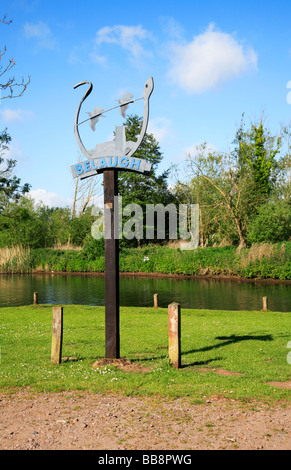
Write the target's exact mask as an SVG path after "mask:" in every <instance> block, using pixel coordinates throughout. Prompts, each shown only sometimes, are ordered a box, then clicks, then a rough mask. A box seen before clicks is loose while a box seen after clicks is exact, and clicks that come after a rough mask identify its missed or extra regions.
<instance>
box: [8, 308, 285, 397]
mask: <svg viewBox="0 0 291 470" xmlns="http://www.w3.org/2000/svg"><path fill="white" fill-rule="evenodd" d="M120 316H121V356H122V357H125V358H126V359H127V360H129V361H131V362H132V363H133V364H138V365H139V366H140V369H138V371H134V372H133V371H124V370H120V369H118V368H117V367H114V366H112V365H107V366H106V365H104V366H102V367H99V369H93V368H92V365H93V363H94V362H95V361H96V360H98V359H100V358H103V357H104V349H105V347H104V342H105V339H104V338H105V325H104V308H103V307H89V306H82V307H81V306H66V307H65V308H64V338H63V356H67V357H75V358H76V360H75V361H69V362H63V363H62V364H60V365H52V364H51V363H50V348H51V330H52V308H51V306H40V305H39V306H37V307H33V306H30V307H15V308H14V307H13V308H12V307H11V308H2V309H0V332H1V366H0V390H2V391H7V390H11V389H13V388H26V387H30V389H31V390H35V391H47V392H48V391H61V390H68V391H70V390H71V391H72V390H80V391H90V392H95V393H97V392H98V393H117V394H126V395H140V396H143V395H159V396H168V397H173V398H174V397H175V398H178V397H189V398H191V399H192V400H193V401H195V402H199V401H204V400H205V397H211V396H213V395H215V396H223V397H227V398H234V399H244V400H249V399H259V400H266V401H274V400H280V399H288V400H290V389H289V390H286V389H281V388H278V387H275V386H273V385H269V384H268V383H269V382H274V381H276V382H285V381H287V380H290V376H291V365H290V364H288V362H287V354H288V349H287V344H288V342H289V341H291V336H290V335H291V333H290V320H291V313H274V312H267V313H263V312H248V311H244V312H226V311H208V310H184V309H183V310H182V366H183V367H182V368H181V369H179V370H176V369H173V368H172V367H170V366H169V361H168V356H167V355H168V350H167V344H168V332H167V328H168V315H167V310H166V309H153V308H121V315H120Z"/></svg>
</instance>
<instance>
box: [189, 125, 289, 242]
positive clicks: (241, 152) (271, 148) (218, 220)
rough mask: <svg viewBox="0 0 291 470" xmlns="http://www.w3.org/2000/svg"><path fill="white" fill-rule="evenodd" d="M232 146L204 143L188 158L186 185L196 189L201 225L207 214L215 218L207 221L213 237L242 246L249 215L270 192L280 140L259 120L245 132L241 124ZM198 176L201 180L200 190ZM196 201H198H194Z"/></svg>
mask: <svg viewBox="0 0 291 470" xmlns="http://www.w3.org/2000/svg"><path fill="white" fill-rule="evenodd" d="M234 143H235V145H236V147H235V149H234V151H232V152H229V153H220V152H212V151H209V150H207V145H206V144H205V143H204V144H203V145H202V146H200V148H197V151H196V153H195V154H194V155H189V157H188V170H190V174H191V177H190V178H191V179H190V181H189V182H188V185H189V186H191V187H193V188H195V190H196V196H195V197H196V201H195V202H197V203H199V204H200V209H201V218H200V219H201V221H202V227H203V225H204V224H203V222H204V220H205V219H206V220H207V219H208V221H209V216H210V215H211V213H212V214H213V213H214V214H215V220H213V221H212V222H211V224H208V226H209V227H210V228H211V230H213V229H215V231H214V232H212V237H213V239H214V240H216V239H217V234H218V233H219V235H220V237H219V238H220V239H221V240H222V237H223V236H224V237H225V238H226V239H228V240H229V239H233V240H234V241H237V242H238V244H239V247H240V248H242V247H244V246H246V231H247V224H248V221H249V219H250V217H251V216H252V215H253V214H255V213H256V212H257V211H258V208H259V207H260V206H261V205H262V204H264V203H265V202H266V201H267V200H268V197H269V196H270V194H271V191H272V189H273V187H274V185H275V181H276V178H277V170H278V168H279V166H280V165H279V164H278V160H277V159H276V157H277V156H278V154H279V149H280V145H281V140H280V139H276V138H275V137H272V136H270V135H269V133H268V132H267V131H266V130H265V129H264V128H263V125H262V123H260V124H259V125H252V127H251V129H250V130H247V131H245V130H244V125H243V124H241V127H240V129H239V130H238V132H237V134H236V139H235V141H234ZM201 179H202V180H203V181H204V184H203V185H202V187H203V193H201V191H198V193H199V198H200V199H198V193H197V188H199V186H200V188H201V183H200V182H201ZM198 201H199V202H198Z"/></svg>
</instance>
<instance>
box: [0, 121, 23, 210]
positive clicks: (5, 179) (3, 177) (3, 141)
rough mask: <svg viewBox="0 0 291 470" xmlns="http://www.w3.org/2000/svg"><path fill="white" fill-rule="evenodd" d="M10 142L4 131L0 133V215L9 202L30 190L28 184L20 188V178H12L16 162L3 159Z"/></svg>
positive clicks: (16, 199)
mask: <svg viewBox="0 0 291 470" xmlns="http://www.w3.org/2000/svg"><path fill="white" fill-rule="evenodd" d="M10 141H11V137H10V135H9V134H8V132H7V129H5V130H4V131H2V132H1V133H0V167H1V169H0V214H1V212H2V211H3V209H4V208H5V206H6V205H7V203H8V202H9V201H11V200H14V201H18V200H19V199H20V197H21V196H22V195H23V194H25V193H27V192H28V191H29V190H30V185H29V184H27V183H25V184H24V185H23V186H21V185H20V183H21V180H20V178H17V177H16V176H12V172H13V170H14V168H15V166H16V160H12V159H11V158H8V159H6V160H5V158H4V157H3V154H4V153H5V151H7V150H8V148H9V145H8V144H9V143H10Z"/></svg>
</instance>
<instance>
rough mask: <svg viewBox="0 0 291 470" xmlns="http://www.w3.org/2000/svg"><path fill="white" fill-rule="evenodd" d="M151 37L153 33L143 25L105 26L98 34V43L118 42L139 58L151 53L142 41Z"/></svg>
mask: <svg viewBox="0 0 291 470" xmlns="http://www.w3.org/2000/svg"><path fill="white" fill-rule="evenodd" d="M149 38H151V34H150V33H149V32H148V31H147V30H145V29H143V28H142V26H140V25H138V26H124V25H115V26H104V27H103V28H101V29H99V31H98V32H97V34H96V44H97V45H99V44H102V43H107V44H118V45H120V46H121V47H122V48H123V49H125V50H127V51H128V52H130V54H131V55H132V56H133V57H134V58H135V59H138V58H140V57H141V56H146V55H150V53H149V51H147V50H145V49H144V47H143V46H142V41H145V40H146V39H149Z"/></svg>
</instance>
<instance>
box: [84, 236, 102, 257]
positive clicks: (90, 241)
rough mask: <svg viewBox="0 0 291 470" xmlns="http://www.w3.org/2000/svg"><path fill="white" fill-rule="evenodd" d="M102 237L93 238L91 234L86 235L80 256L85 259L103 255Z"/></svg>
mask: <svg viewBox="0 0 291 470" xmlns="http://www.w3.org/2000/svg"><path fill="white" fill-rule="evenodd" d="M104 251H105V249H104V238H101V239H100V240H95V238H93V237H92V235H91V234H89V235H87V237H86V238H85V241H84V245H83V248H82V257H83V259H87V260H95V259H96V258H99V257H100V256H103V255H104Z"/></svg>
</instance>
